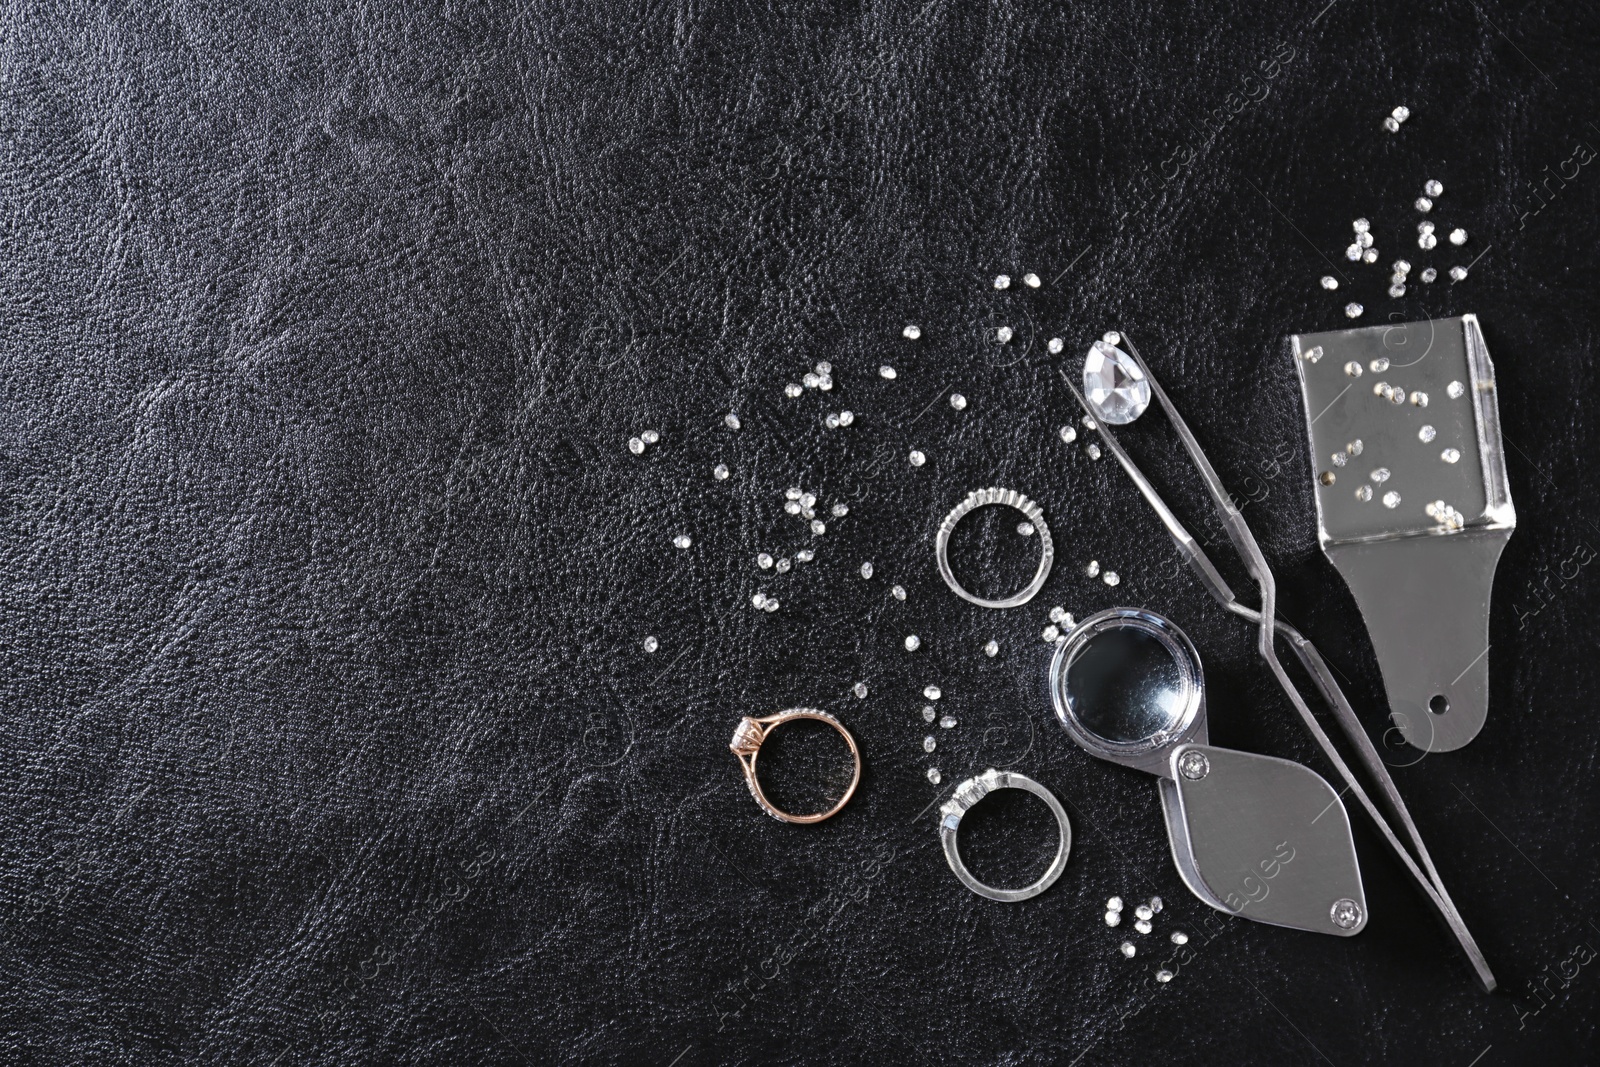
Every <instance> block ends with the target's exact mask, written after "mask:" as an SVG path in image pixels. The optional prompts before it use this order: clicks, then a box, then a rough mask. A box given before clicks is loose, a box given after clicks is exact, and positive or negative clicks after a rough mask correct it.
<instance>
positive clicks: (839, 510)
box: [830, 504, 850, 519]
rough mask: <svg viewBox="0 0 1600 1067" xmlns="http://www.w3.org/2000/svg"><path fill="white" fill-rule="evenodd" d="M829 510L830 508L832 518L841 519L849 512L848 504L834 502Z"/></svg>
mask: <svg viewBox="0 0 1600 1067" xmlns="http://www.w3.org/2000/svg"><path fill="white" fill-rule="evenodd" d="M830 510H832V512H833V517H834V518H836V519H842V518H844V517H845V516H846V515H848V514H850V505H849V504H835V505H834V506H833V507H832V509H830Z"/></svg>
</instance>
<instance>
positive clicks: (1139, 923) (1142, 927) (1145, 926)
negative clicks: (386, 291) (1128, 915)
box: [1133, 919, 1153, 934]
mask: <svg viewBox="0 0 1600 1067" xmlns="http://www.w3.org/2000/svg"><path fill="white" fill-rule="evenodd" d="M1133 928H1134V929H1135V930H1137V931H1139V932H1140V933H1141V934H1148V933H1149V932H1150V931H1151V930H1152V929H1153V927H1152V926H1151V925H1150V920H1149V919H1135V920H1134V923H1133Z"/></svg>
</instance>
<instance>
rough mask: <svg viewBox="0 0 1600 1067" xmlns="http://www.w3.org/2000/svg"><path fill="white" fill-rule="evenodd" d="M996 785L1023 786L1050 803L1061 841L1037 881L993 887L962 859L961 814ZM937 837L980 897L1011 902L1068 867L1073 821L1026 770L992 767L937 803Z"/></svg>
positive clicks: (1047, 884) (964, 881)
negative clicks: (959, 840) (959, 841)
mask: <svg viewBox="0 0 1600 1067" xmlns="http://www.w3.org/2000/svg"><path fill="white" fill-rule="evenodd" d="M996 789H1025V790H1027V791H1028V792H1030V793H1032V794H1033V795H1034V796H1036V797H1038V798H1040V799H1041V800H1043V801H1044V802H1045V803H1046V804H1048V805H1049V806H1050V813H1051V814H1052V815H1054V816H1055V817H1056V825H1057V826H1058V827H1059V828H1060V830H1061V843H1060V845H1059V846H1058V847H1057V848H1056V858H1055V859H1053V860H1051V861H1050V866H1049V868H1048V869H1047V870H1046V871H1045V872H1044V874H1042V875H1041V876H1040V877H1039V880H1038V881H1036V882H1034V883H1033V884H1032V885H1028V886H1024V887H1022V888H1021V889H996V888H995V887H993V886H989V885H984V884H983V883H982V882H980V881H978V880H977V879H976V878H974V877H973V876H972V872H971V871H969V870H967V865H966V864H965V863H963V862H962V861H961V850H960V848H959V847H958V846H957V843H956V834H957V832H958V831H959V830H960V829H961V818H962V816H964V815H965V814H966V813H967V812H968V811H969V810H971V808H972V806H973V805H974V804H976V803H978V801H980V800H982V799H983V798H984V797H986V796H988V795H989V794H990V793H992V792H994V791H995V790H996ZM939 841H940V843H941V844H942V845H944V858H945V859H946V860H947V861H948V862H949V864H950V869H951V870H952V871H954V872H955V875H956V878H958V879H959V880H960V881H961V884H962V885H964V886H966V887H967V888H968V889H970V890H972V891H973V892H974V893H976V894H978V895H979V896H980V897H987V898H988V899H990V900H1001V901H1006V902H1014V901H1018V900H1028V899H1030V898H1032V897H1036V896H1038V895H1039V894H1040V893H1043V892H1044V891H1045V890H1046V889H1049V888H1050V886H1051V885H1053V884H1054V883H1055V880H1056V879H1057V878H1060V877H1061V872H1062V871H1064V870H1066V869H1067V856H1068V854H1070V853H1071V852H1072V823H1070V822H1069V821H1067V811H1066V809H1065V808H1063V807H1062V806H1061V801H1059V800H1057V799H1056V798H1055V794H1053V793H1051V792H1050V790H1048V789H1046V788H1045V787H1044V786H1042V785H1040V784H1039V783H1038V782H1036V781H1034V780H1033V779H1032V778H1029V777H1028V776H1027V775H1025V774H1017V773H1016V772H1015V771H997V770H994V769H992V768H991V769H989V770H987V771H984V772H983V773H982V774H980V775H978V776H977V777H976V778H968V779H967V780H966V781H965V782H962V783H961V784H960V785H958V786H956V791H955V793H954V794H953V795H952V796H951V797H950V799H949V800H947V801H945V802H944V803H943V804H941V805H940V806H939Z"/></svg>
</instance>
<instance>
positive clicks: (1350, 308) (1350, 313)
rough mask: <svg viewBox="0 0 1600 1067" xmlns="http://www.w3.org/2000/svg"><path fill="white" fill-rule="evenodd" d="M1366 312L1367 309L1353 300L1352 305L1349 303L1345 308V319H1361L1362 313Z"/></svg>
mask: <svg viewBox="0 0 1600 1067" xmlns="http://www.w3.org/2000/svg"><path fill="white" fill-rule="evenodd" d="M1365 310H1367V309H1366V308H1364V307H1362V306H1361V305H1360V304H1357V303H1356V302H1355V301H1353V300H1352V301H1351V302H1350V303H1348V304H1346V305H1345V306H1344V314H1345V318H1347V319H1355V318H1360V317H1361V313H1362V312H1363V311H1365Z"/></svg>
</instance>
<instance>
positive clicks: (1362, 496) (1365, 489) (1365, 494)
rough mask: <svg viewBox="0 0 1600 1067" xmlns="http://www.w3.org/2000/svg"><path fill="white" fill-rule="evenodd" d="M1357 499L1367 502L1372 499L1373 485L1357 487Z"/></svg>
mask: <svg viewBox="0 0 1600 1067" xmlns="http://www.w3.org/2000/svg"><path fill="white" fill-rule="evenodd" d="M1356 499H1357V500H1360V501H1362V502H1363V503H1365V502H1366V501H1368V500H1371V499H1372V486H1370V485H1363V486H1358V487H1357V488H1356Z"/></svg>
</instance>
